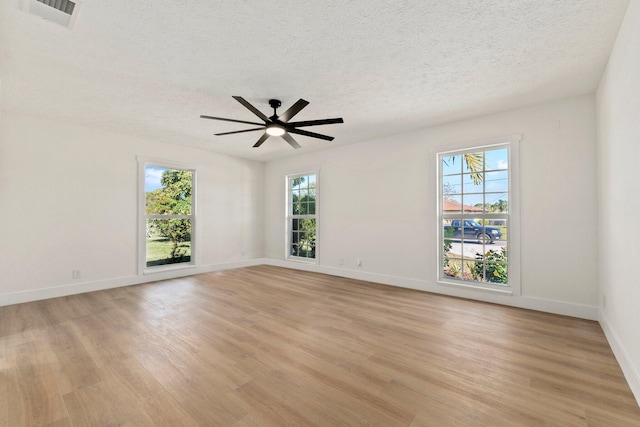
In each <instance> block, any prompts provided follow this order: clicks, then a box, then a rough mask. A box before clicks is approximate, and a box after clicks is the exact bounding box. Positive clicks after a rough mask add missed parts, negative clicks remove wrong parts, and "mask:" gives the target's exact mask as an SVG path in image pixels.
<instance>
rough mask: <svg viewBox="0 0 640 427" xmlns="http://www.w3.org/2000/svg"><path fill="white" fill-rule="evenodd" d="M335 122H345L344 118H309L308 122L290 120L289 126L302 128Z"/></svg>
mask: <svg viewBox="0 0 640 427" xmlns="http://www.w3.org/2000/svg"><path fill="white" fill-rule="evenodd" d="M334 123H344V120H342V118H339V119H322V120H307V121H306V122H289V123H287V126H291V127H294V128H301V127H305V126H318V125H332V124H334Z"/></svg>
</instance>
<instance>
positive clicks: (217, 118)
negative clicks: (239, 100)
mask: <svg viewBox="0 0 640 427" xmlns="http://www.w3.org/2000/svg"><path fill="white" fill-rule="evenodd" d="M200 118H201V119H212V120H223V121H225V122H233V123H244V124H247V125H257V126H264V123H256V122H247V121H244V120H236V119H225V118H224V117H213V116H200Z"/></svg>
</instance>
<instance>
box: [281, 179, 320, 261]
mask: <svg viewBox="0 0 640 427" xmlns="http://www.w3.org/2000/svg"><path fill="white" fill-rule="evenodd" d="M309 175H315V177H316V203H315V207H316V209H315V211H316V212H315V214H313V215H293V214H292V213H291V203H292V201H291V182H292V181H293V180H294V179H295V178H299V177H301V176H309ZM285 191H286V194H285V215H284V216H285V255H284V256H285V259H286V260H288V261H297V262H303V263H307V264H318V263H319V259H320V221H319V217H320V169H313V170H309V171H306V172H296V173H292V174H289V175H287V176H286V178H285ZM307 218H311V219H315V220H316V242H315V249H316V251H315V258H305V257H299V256H294V255H291V245H292V242H291V236H292V230H291V222H292V220H293V219H307Z"/></svg>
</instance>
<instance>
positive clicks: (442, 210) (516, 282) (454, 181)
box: [432, 135, 522, 295]
mask: <svg viewBox="0 0 640 427" xmlns="http://www.w3.org/2000/svg"><path fill="white" fill-rule="evenodd" d="M521 139H522V136H521V135H508V136H503V137H497V138H491V139H487V140H482V141H475V142H467V143H462V144H457V145H454V146H451V145H449V146H446V147H439V148H437V149H435V150H433V151H432V157H433V163H432V164H434V165H435V166H436V168H435V169H436V180H435V181H436V183H437V184H436V191H435V194H436V200H435V202H436V205H437V214H436V222H435V224H434V227H435V230H436V236H437V238H436V245H437V250H436V253H437V256H436V263H437V266H436V272H437V277H436V280H437V283H438V284H442V285H446V286H455V287H462V288H468V289H474V290H483V291H489V292H496V293H502V294H510V295H520V294H521V285H520V276H521V274H520V183H519V174H520V170H519V158H520V154H519V150H520V148H519V146H520V141H521ZM505 150H506V153H508V166H507V165H506V164H504V165H501V166H499V167H496V166H488V158H487V157H486V156H485V154H486V155H490V154H491V153H501V154H502V155H504V153H505ZM474 153H477V154H479V156H478V158H482V163H481V165H480V166H479V167H480V169H479V170H480V171H481V174H482V179H478V180H477V181H476V182H474V179H473V178H474V177H473V176H472V175H473V173H471V171H470V170H469V168H468V167H467V168H465V167H463V161H466V159H465V155H470V154H474ZM443 159H445V160H450V161H451V162H454V163H455V161H457V162H458V164H457V165H456V168H457V166H460V172H457V170H453V171H452V170H451V168H448V167H447V166H446V161H445V162H444V163H443ZM443 169H446V170H443ZM492 179H495V180H498V179H501V180H508V186H505V187H504V188H500V189H499V190H495V191H494V190H492V189H491V188H489V185H490V183H491V181H492ZM458 181H459V183H458ZM500 193H506V194H504V197H502V195H501V194H500ZM494 198H500V199H504V200H505V202H506V204H508V209H505V210H504V211H502V210H498V211H495V210H493V209H492V210H491V211H489V208H488V206H489V204H490V203H493V204H494V206H495V200H493V199H494ZM456 206H460V209H459V211H458V210H457V209H455V208H456ZM465 207H466V208H465ZM478 207H481V209H478ZM467 222H470V223H469V224H467ZM491 224H493V225H496V224H498V225H499V227H495V226H493V227H492V226H490V225H491ZM478 225H479V226H480V228H479V230H480V231H478V232H477V233H476V234H477V235H474V236H471V234H472V233H473V230H472V227H474V226H475V227H476V228H478V227H477V226H478ZM456 226H459V227H460V228H456ZM495 228H498V230H495ZM500 230H502V233H503V236H502V237H500V238H501V239H503V240H506V242H505V241H500V240H499V238H496V240H495V241H494V240H493V238H494V235H492V234H490V232H495V233H496V236H497V235H499V234H500ZM452 233H457V234H452ZM445 234H447V235H445ZM478 235H479V236H482V239H481V238H480V237H478ZM454 236H455V237H454ZM487 236H488V237H487ZM505 236H508V237H505ZM447 243H449V245H451V244H453V245H454V248H453V250H451V248H450V247H449V248H448V249H449V250H451V252H446V254H445V245H446V244H447ZM507 243H508V258H507V261H506V267H507V271H508V280H505V281H506V283H504V281H502V282H501V281H500V280H495V281H492V280H490V279H488V278H489V273H490V272H491V279H497V278H498V277H499V273H500V270H499V269H498V268H495V267H497V266H498V265H499V263H500V262H502V261H504V260H503V259H501V258H498V259H499V261H495V262H494V261H492V256H493V255H495V254H501V253H503V252H501V251H502V249H501V247H502V246H504V249H505V252H504V253H505V254H506V248H507V246H506V245H507ZM480 246H481V249H478V247H480ZM467 251H471V252H473V253H474V254H476V259H479V261H474V260H473V259H472V258H473V257H470V256H469V254H467V253H466V252H467ZM490 251H491V252H490ZM451 254H453V256H451ZM458 254H459V258H460V259H456V258H457V257H458ZM452 257H453V259H450V258H452ZM478 257H479V258H478ZM454 260H455V261H457V263H456V262H454ZM448 261H451V262H448ZM451 267H455V269H456V270H458V271H455V272H452V271H451V270H452V268H451ZM465 268H467V269H468V270H466V273H467V275H465ZM469 274H470V275H471V276H469ZM474 276H475V277H474Z"/></svg>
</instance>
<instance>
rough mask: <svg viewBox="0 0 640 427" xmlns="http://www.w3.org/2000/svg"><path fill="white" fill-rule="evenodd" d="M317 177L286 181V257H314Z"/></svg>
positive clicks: (293, 178) (305, 175)
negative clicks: (287, 218)
mask: <svg viewBox="0 0 640 427" xmlns="http://www.w3.org/2000/svg"><path fill="white" fill-rule="evenodd" d="M316 182H317V177H316V175H315V174H302V175H294V176H290V177H289V178H288V180H287V183H288V184H287V185H288V189H287V194H288V207H287V215H288V217H289V220H288V221H287V223H288V231H287V233H288V237H287V241H288V246H289V248H288V249H287V253H288V257H294V258H302V259H308V260H313V259H315V256H316V221H317V193H316Z"/></svg>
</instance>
